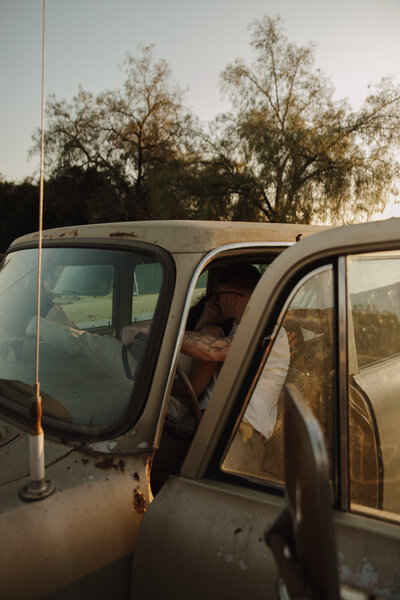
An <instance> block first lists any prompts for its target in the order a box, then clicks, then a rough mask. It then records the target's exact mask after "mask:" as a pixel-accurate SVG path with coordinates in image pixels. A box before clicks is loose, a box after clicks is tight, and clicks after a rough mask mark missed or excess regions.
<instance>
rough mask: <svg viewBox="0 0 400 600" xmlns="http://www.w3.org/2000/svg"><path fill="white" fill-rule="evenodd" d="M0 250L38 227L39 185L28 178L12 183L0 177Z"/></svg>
mask: <svg viewBox="0 0 400 600" xmlns="http://www.w3.org/2000/svg"><path fill="white" fill-rule="evenodd" d="M0 207H1V219H0V240H1V241H0V252H5V250H6V249H7V248H8V246H9V245H10V244H11V242H12V241H13V240H14V239H15V238H17V237H19V236H20V235H25V234H26V233H31V232H32V231H36V230H37V229H38V227H39V225H38V223H39V186H38V185H37V184H35V183H32V182H31V181H29V180H28V179H26V180H25V181H23V182H22V183H19V184H17V183H13V182H10V181H5V180H2V179H1V178H0Z"/></svg>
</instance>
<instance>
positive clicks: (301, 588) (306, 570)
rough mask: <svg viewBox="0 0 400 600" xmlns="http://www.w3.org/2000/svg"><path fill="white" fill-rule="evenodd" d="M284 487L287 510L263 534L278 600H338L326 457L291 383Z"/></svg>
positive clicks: (320, 438)
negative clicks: (270, 554) (274, 573)
mask: <svg viewBox="0 0 400 600" xmlns="http://www.w3.org/2000/svg"><path fill="white" fill-rule="evenodd" d="M285 482H286V499H287V507H286V508H285V509H284V510H283V511H282V513H281V514H280V515H279V517H278V519H277V520H276V521H275V522H274V523H273V525H272V526H271V528H270V529H269V530H268V531H267V533H266V534H265V541H266V543H267V545H268V546H269V547H270V548H271V550H272V552H273V554H274V556H275V560H276V562H277V566H278V571H279V576H280V581H279V583H278V588H279V598H281V599H283V598H285V599H288V600H289V599H290V600H295V599H298V600H300V598H301V599H302V600H303V599H305V598H308V599H310V600H317V599H319V600H320V599H321V598H324V600H339V598H340V592H339V589H340V588H339V577H338V568H337V557H336V544H335V535H334V528H333V518H332V494H331V488H330V484H329V462H328V454H327V450H326V447H325V443H324V438H323V434H322V431H321V428H320V426H319V423H318V421H317V419H316V418H315V417H314V415H313V414H312V412H311V410H310V408H309V406H308V405H307V403H306V402H305V400H304V398H303V397H302V395H301V393H300V392H299V391H298V389H297V388H296V387H295V386H294V385H293V384H289V385H287V386H286V402H285Z"/></svg>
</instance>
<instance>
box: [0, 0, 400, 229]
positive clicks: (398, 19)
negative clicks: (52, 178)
mask: <svg viewBox="0 0 400 600" xmlns="http://www.w3.org/2000/svg"><path fill="white" fill-rule="evenodd" d="M42 6H43V2H42V0H0V77H1V82H2V86H1V93H0V176H2V177H3V178H5V179H6V180H11V181H22V180H23V179H24V178H25V177H27V176H37V174H38V171H39V157H38V156H35V157H34V158H33V159H30V160H29V159H28V150H29V148H30V147H31V145H32V141H31V136H32V133H33V132H34V130H35V129H37V128H38V127H39V126H40V118H41V116H40V108H41V86H42V83H41V81H42V80H41V77H42V75H41V66H42ZM278 14H279V15H280V16H281V17H282V19H283V22H284V27H285V32H286V35H287V37H288V39H289V40H290V41H293V42H295V43H297V44H299V45H304V44H308V43H309V42H314V44H315V58H316V65H317V66H318V67H319V68H320V69H321V70H322V71H323V72H324V73H325V75H327V76H328V77H329V78H330V80H331V83H332V85H333V86H334V88H335V97H336V98H337V99H341V98H345V97H346V98H348V99H349V101H350V103H351V104H352V106H353V107H354V108H355V109H357V108H359V106H360V104H361V103H362V100H363V99H364V98H365V96H366V95H367V93H368V85H369V84H372V85H374V84H376V83H378V82H379V80H380V79H381V78H382V77H383V76H386V75H392V76H393V77H394V79H395V82H396V83H398V84H400V73H399V65H400V36H399V34H398V28H399V23H400V0H335V1H333V0H329V1H327V0H302V2H299V0H201V1H200V2H195V1H194V0H145V1H143V0H141V1H139V0H47V3H46V70H45V89H46V96H48V95H49V94H55V96H56V98H57V99H59V100H61V99H66V100H71V99H72V97H73V96H74V95H75V94H76V93H77V91H78V87H79V85H81V86H82V87H83V88H84V89H85V90H86V91H90V92H93V93H95V94H96V93H99V92H101V91H104V90H105V89H116V88H118V87H120V86H121V85H122V83H123V80H124V75H123V72H122V71H121V69H120V66H121V64H122V62H123V60H124V57H125V56H126V53H127V52H130V53H131V54H135V53H137V49H138V46H139V44H141V43H142V44H144V45H147V44H154V56H155V58H156V59H161V58H163V59H165V60H166V61H167V62H168V64H169V66H170V67H171V70H172V76H173V78H174V80H175V81H176V82H177V83H178V84H179V85H180V86H181V87H182V88H183V89H187V91H186V94H185V104H186V106H188V107H190V108H191V109H192V111H193V112H194V113H195V114H196V115H197V116H198V117H199V118H200V119H201V120H202V121H204V122H206V121H209V120H211V119H213V118H214V117H215V116H216V115H217V114H219V113H221V112H223V111H224V110H226V109H228V108H229V103H228V101H227V99H224V98H222V97H221V93H220V88H219V76H220V74H221V72H222V71H223V70H224V68H225V67H226V66H227V65H228V64H229V63H231V62H232V61H233V60H234V59H235V58H237V57H240V58H244V59H246V60H248V61H251V60H252V52H251V48H250V45H249V41H250V36H251V34H250V31H249V25H250V24H251V23H252V22H253V21H254V20H255V19H259V18H262V17H263V16H264V15H268V16H271V17H273V16H276V15H278ZM391 214H395V215H396V216H397V215H398V216H400V204H399V205H394V206H390V207H389V209H388V211H386V212H385V213H384V215H383V216H381V217H380V218H382V217H386V216H390V215H391Z"/></svg>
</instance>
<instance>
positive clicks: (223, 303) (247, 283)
mask: <svg viewBox="0 0 400 600" xmlns="http://www.w3.org/2000/svg"><path fill="white" fill-rule="evenodd" d="M259 278H260V274H259V272H258V270H257V269H256V268H255V267H253V266H251V265H238V266H235V267H232V268H227V269H225V270H224V271H222V272H221V274H220V276H219V278H218V281H219V283H218V285H217V289H216V292H215V297H216V298H217V299H218V303H219V306H220V309H221V312H222V314H223V317H224V318H225V319H233V327H232V329H231V331H230V333H229V335H228V336H225V337H222V338H215V337H213V336H211V335H207V334H202V333H201V332H199V333H196V332H186V333H185V335H184V338H183V342H182V347H181V352H183V353H184V354H187V355H189V356H192V357H194V358H197V359H200V360H202V361H217V362H223V361H224V360H225V358H226V356H227V354H228V352H229V349H230V346H231V343H232V340H233V336H234V335H235V332H236V330H237V327H238V325H239V323H240V321H241V319H242V316H243V313H244V311H245V309H246V306H247V303H248V301H249V299H250V296H251V294H252V292H253V289H254V287H255V286H256V284H257V282H258V280H259ZM289 363H290V351H289V343H288V340H287V336H286V332H285V331H284V329H281V330H280V332H279V334H278V335H277V338H276V340H275V343H274V345H273V348H272V350H271V353H270V355H269V357H268V361H267V363H266V364H265V366H264V369H263V371H262V374H261V376H260V378H259V380H258V382H257V385H256V387H255V389H254V392H253V394H252V398H251V400H250V402H249V404H248V406H247V409H246V411H245V414H244V416H243V419H242V423H241V425H240V432H241V437H242V441H243V442H244V443H246V442H247V441H248V440H250V439H251V438H252V437H253V433H254V431H255V432H256V433H257V434H261V437H262V438H264V439H268V438H269V437H270V436H271V435H272V432H273V429H274V426H275V423H276V414H277V404H278V399H279V395H280V393H281V390H282V386H283V384H284V382H285V379H286V375H287V371H288V368H289ZM215 381H216V375H215V374H214V378H213V381H212V383H211V384H210V385H209V390H208V391H209V393H208V397H207V402H208V400H209V397H210V395H211V391H212V388H213V387H214V384H215ZM210 388H211V390H210ZM202 408H205V406H203V407H202ZM253 439H254V438H253ZM253 443H254V444H257V441H256V440H255V439H254V442H253ZM250 445H252V444H248V446H250Z"/></svg>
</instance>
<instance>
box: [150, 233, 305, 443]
mask: <svg viewBox="0 0 400 600" xmlns="http://www.w3.org/2000/svg"><path fill="white" fill-rule="evenodd" d="M296 243H297V242H247V243H246V242H237V243H232V244H226V245H224V246H219V247H218V248H214V250H211V251H210V252H208V253H207V254H206V255H205V256H204V257H203V258H202V260H201V261H200V263H199V264H198V265H197V267H196V270H195V272H194V273H193V276H192V279H191V281H190V284H189V287H188V291H187V293H186V300H185V305H184V307H183V311H182V316H181V322H180V325H179V330H178V335H177V338H176V344H175V349H174V353H173V355H172V360H171V366H170V369H169V373H168V379H167V383H166V386H165V391H164V395H163V400H162V405H161V406H162V408H161V412H160V418H159V420H158V423H157V428H156V432H155V445H156V447H158V445H159V441H160V437H161V433H162V428H163V424H164V418H165V413H166V410H167V404H168V400H169V396H170V393H171V389H172V383H173V379H174V376H175V371H176V366H177V364H178V358H179V352H180V348H181V345H182V340H183V335H184V333H185V326H186V321H187V318H188V315H189V310H190V305H191V302H192V296H193V293H194V289H195V287H196V283H197V280H198V278H199V276H200V274H201V273H202V271H203V270H204V269H205V267H206V266H207V265H208V264H209V263H210V262H211V261H212V260H214V259H215V258H216V257H217V256H218V255H219V254H224V253H225V252H229V251H231V250H247V249H254V250H256V249H257V248H263V249H268V248H288V247H289V246H294V245H295V244H296Z"/></svg>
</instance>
